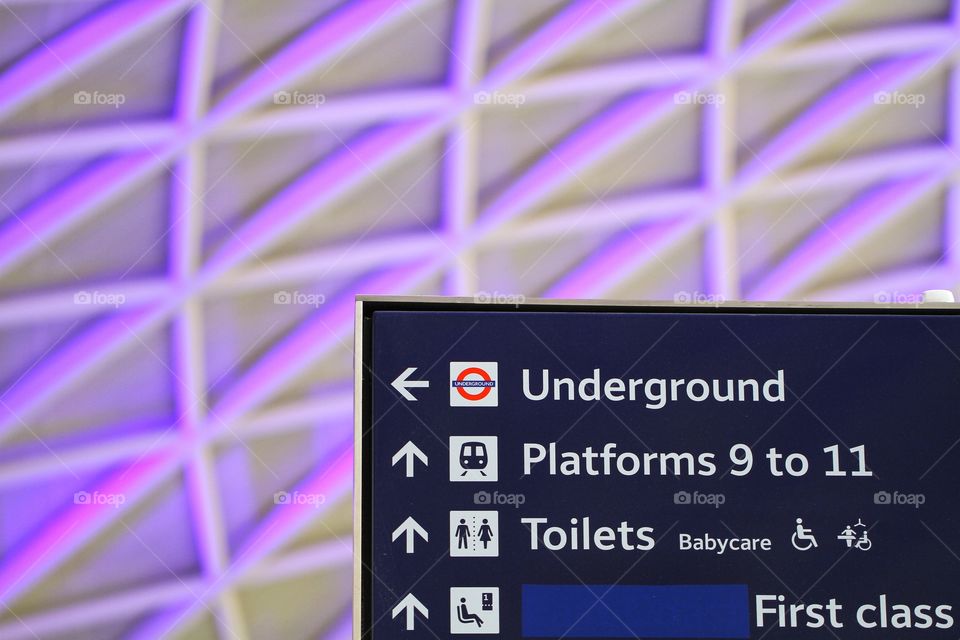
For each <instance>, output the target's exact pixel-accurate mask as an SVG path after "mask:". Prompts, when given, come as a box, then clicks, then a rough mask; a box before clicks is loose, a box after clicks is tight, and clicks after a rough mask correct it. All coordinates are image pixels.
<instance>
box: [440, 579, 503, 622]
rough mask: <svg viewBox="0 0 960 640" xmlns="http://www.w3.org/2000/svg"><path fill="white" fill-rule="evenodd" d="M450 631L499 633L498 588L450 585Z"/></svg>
mask: <svg viewBox="0 0 960 640" xmlns="http://www.w3.org/2000/svg"><path fill="white" fill-rule="evenodd" d="M450 633H453V634H465V633H466V634H475V633H500V588H499V587H450Z"/></svg>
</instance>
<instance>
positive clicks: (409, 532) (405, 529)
mask: <svg viewBox="0 0 960 640" xmlns="http://www.w3.org/2000/svg"><path fill="white" fill-rule="evenodd" d="M414 534H416V535H418V536H420V537H421V538H423V541H424V542H429V541H430V537H429V536H428V535H427V532H426V530H425V529H424V528H423V527H421V526H420V523H419V522H417V521H416V520H414V519H413V516H410V517H408V518H407V519H406V520H404V521H403V522H402V523H400V526H399V527H397V528H396V529H394V530H393V538H391V539H392V540H393V541H394V542H396V540H397V538H399V537H400V536H402V535H406V536H407V553H413V541H414Z"/></svg>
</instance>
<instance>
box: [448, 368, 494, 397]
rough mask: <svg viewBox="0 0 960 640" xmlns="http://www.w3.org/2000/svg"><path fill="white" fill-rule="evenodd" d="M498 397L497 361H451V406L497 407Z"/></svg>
mask: <svg viewBox="0 0 960 640" xmlns="http://www.w3.org/2000/svg"><path fill="white" fill-rule="evenodd" d="M498 398H499V380H498V378H497V363H496V362H451V363H450V406H451V407H495V406H497V400H498Z"/></svg>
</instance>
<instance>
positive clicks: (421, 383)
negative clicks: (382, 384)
mask: <svg viewBox="0 0 960 640" xmlns="http://www.w3.org/2000/svg"><path fill="white" fill-rule="evenodd" d="M416 370H417V368H416V367H407V368H406V369H404V371H403V373H401V374H400V375H398V376H397V378H396V379H395V380H394V381H393V382H391V383H390V386H392V387H393V388H394V389H396V390H397V391H399V392H400V395H402V396H403V397H404V398H406V399H407V400H410V401H411V402H416V401H417V399H416V397H414V395H413V394H412V393H410V392H409V391H407V389H414V388H424V387H429V386H430V381H429V380H408V379H407V378H409V377H410V376H412V375H413V372H414V371H416Z"/></svg>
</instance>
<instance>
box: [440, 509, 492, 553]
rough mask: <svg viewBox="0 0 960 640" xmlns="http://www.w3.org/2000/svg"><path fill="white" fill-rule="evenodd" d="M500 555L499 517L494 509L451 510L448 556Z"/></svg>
mask: <svg viewBox="0 0 960 640" xmlns="http://www.w3.org/2000/svg"><path fill="white" fill-rule="evenodd" d="M498 555H500V517H499V514H498V513H497V512H496V511H451V512H450V556H451V557H453V558H483V557H486V558H495V557H497V556H498Z"/></svg>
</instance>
